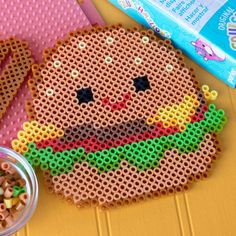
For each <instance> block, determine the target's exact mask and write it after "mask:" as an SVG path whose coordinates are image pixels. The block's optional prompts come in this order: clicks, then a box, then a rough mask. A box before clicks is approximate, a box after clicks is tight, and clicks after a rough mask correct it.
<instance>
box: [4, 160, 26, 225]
mask: <svg viewBox="0 0 236 236" xmlns="http://www.w3.org/2000/svg"><path fill="white" fill-rule="evenodd" d="M28 198H29V196H28V193H27V192H26V182H25V180H24V179H23V178H22V177H21V175H20V174H19V172H18V171H17V170H16V168H15V167H14V166H12V165H11V164H10V163H9V162H5V161H4V162H3V161H1V163H0V229H3V228H6V227H10V226H11V225H13V224H14V221H16V220H17V218H18V216H19V215H20V213H21V212H22V211H23V209H24V208H25V206H26V204H27V201H28Z"/></svg>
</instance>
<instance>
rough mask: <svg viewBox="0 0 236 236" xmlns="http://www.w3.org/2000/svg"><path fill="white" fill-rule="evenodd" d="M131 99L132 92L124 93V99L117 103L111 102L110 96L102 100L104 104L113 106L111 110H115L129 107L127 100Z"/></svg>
mask: <svg viewBox="0 0 236 236" xmlns="http://www.w3.org/2000/svg"><path fill="white" fill-rule="evenodd" d="M130 99H131V95H130V93H125V94H123V99H122V100H121V101H117V102H115V103H111V102H110V98H109V97H106V98H104V99H103V100H102V104H103V106H109V107H111V110H112V111H113V112H114V111H120V110H122V109H125V108H126V107H127V104H126V102H127V101H129V100H130Z"/></svg>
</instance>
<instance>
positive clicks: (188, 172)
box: [12, 26, 227, 207]
mask: <svg viewBox="0 0 236 236" xmlns="http://www.w3.org/2000/svg"><path fill="white" fill-rule="evenodd" d="M44 58H45V61H44V63H43V64H39V65H33V76H34V78H33V79H31V80H30V81H29V87H30V90H31V95H32V100H31V101H29V102H28V103H27V105H26V107H27V112H28V116H29V120H30V121H29V122H26V123H24V125H23V130H22V131H20V132H19V133H18V138H17V139H15V140H13V141H12V146H13V148H14V149H15V150H16V151H17V152H20V153H21V154H23V155H24V156H25V157H26V158H27V160H28V161H29V162H30V163H31V165H33V166H34V167H37V166H40V168H41V170H43V171H44V176H45V180H46V183H47V185H48V187H49V189H50V190H51V191H52V192H54V193H56V194H58V195H60V196H63V197H65V198H66V199H67V200H68V201H72V202H73V203H74V204H76V205H77V206H84V205H87V204H98V205H99V206H102V207H109V206H117V205H122V204H124V203H130V202H136V201H138V200H141V199H144V198H147V197H152V196H159V195H165V194H168V193H174V192H179V191H182V190H186V189H188V186H189V184H191V183H192V182H193V181H195V180H199V179H202V178H205V177H207V176H208V173H209V170H210V169H211V167H212V164H213V162H214V161H215V160H216V158H217V156H218V154H219V152H220V148H219V142H218V141H217V134H218V133H220V132H221V131H222V129H223V127H224V125H225V123H226V122H227V119H226V117H225V114H224V111H223V110H217V109H216V107H215V105H213V104H208V103H207V99H206V97H205V91H201V89H200V87H199V84H198V82H197V81H196V78H195V76H194V74H193V71H192V70H191V69H188V68H187V67H186V65H185V63H184V61H183V56H182V53H181V52H180V51H179V50H176V49H175V48H174V47H173V46H172V45H171V42H170V41H169V40H165V41H163V40H160V39H159V38H157V37H156V36H155V35H154V33H153V32H152V31H151V30H141V31H139V30H138V29H136V28H134V29H124V28H122V27H121V26H110V27H93V28H92V29H89V30H83V31H76V32H72V33H70V34H69V36H68V38H67V39H65V40H64V41H58V42H57V44H56V46H55V48H52V49H50V50H46V51H45V54H44ZM213 95H214V94H213ZM212 100H213V97H212Z"/></svg>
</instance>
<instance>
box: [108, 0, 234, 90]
mask: <svg viewBox="0 0 236 236" xmlns="http://www.w3.org/2000/svg"><path fill="white" fill-rule="evenodd" d="M109 1H110V2H112V3H113V4H114V5H116V6H117V7H119V8H120V9H121V10H122V11H124V12H126V13H127V14H128V15H130V16H131V17H132V18H134V19H136V20H137V21H138V22H139V23H141V24H143V25H144V26H146V27H148V28H152V29H153V30H154V31H155V32H157V33H158V34H160V35H162V36H163V37H165V38H170V39H171V40H172V41H173V43H174V44H175V45H176V46H177V47H178V48H180V49H181V50H182V51H183V52H184V53H185V54H186V55H187V56H189V57H190V58H192V59H193V60H194V61H196V62H197V63H198V64H200V65H201V66H202V67H204V68H205V69H206V70H208V71H209V72H211V73H212V74H214V75H215V76H217V77H218V78H220V79H221V80H223V81H224V82H225V83H227V84H228V85H229V86H231V87H233V88H236V4H235V0H109Z"/></svg>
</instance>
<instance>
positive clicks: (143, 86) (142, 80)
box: [133, 75, 151, 92]
mask: <svg viewBox="0 0 236 236" xmlns="http://www.w3.org/2000/svg"><path fill="white" fill-rule="evenodd" d="M133 81H134V87H135V88H136V92H139V91H146V90H147V89H151V87H150V84H149V81H148V77H147V76H146V75H145V76H139V77H137V78H135V79H134V80H133Z"/></svg>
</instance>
